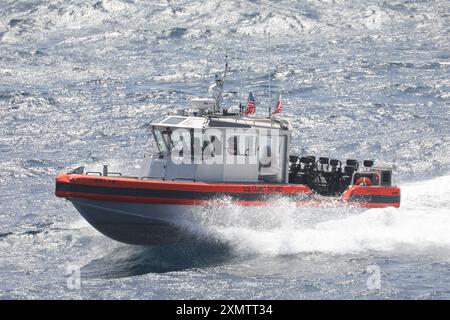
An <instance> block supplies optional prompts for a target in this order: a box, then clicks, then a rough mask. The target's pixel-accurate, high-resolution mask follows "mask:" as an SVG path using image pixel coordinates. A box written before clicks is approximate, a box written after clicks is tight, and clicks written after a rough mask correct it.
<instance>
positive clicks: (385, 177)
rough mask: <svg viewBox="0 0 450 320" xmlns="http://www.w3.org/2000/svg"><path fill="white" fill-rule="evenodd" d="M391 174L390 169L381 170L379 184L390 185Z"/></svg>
mask: <svg viewBox="0 0 450 320" xmlns="http://www.w3.org/2000/svg"><path fill="white" fill-rule="evenodd" d="M391 176H392V173H391V171H389V170H387V171H382V172H381V185H382V186H390V185H391V183H392V182H391Z"/></svg>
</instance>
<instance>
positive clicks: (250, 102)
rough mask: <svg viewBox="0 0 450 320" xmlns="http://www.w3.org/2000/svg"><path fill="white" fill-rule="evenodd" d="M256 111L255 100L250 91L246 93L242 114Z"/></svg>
mask: <svg viewBox="0 0 450 320" xmlns="http://www.w3.org/2000/svg"><path fill="white" fill-rule="evenodd" d="M255 113H256V102H255V98H253V94H252V93H251V92H250V93H249V94H248V102H247V108H245V110H244V114H246V115H247V114H255Z"/></svg>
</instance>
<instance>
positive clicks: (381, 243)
mask: <svg viewBox="0 0 450 320" xmlns="http://www.w3.org/2000/svg"><path fill="white" fill-rule="evenodd" d="M449 8H450V1H448V0H443V1H431V0H422V1H406V0H405V1H379V0H378V1H356V0H349V1H341V0H334V1H331V0H330V1H315V0H310V1H304V0H301V1H293V0H286V1H256V0H255V1H226V2H224V1H216V0H212V1H207V2H204V1H193V0H183V1H167V2H142V1H134V0H93V1H88V0H87V1H81V0H69V1H59V0H50V1H43V0H22V1H20V0H19V1H12V0H4V1H2V2H1V4H0V298H2V299H26V298H31V299H39V298H50V299H57V298H63V299H72V298H75V299H90V298H94V299H97V298H98V299H107V298H112V299H126V298H132V299H190V298H191V299H200V298H206V299H216V298H225V299H226V298H233V299H238V298H242V299H259V298H264V299H333V298H344V299H392V298H400V299H448V298H450V170H449V168H450V154H449V152H450V130H449V128H450V40H449V39H450V10H449ZM268 34H270V38H271V50H270V52H271V54H270V61H269V54H268V52H269V50H268V38H269V37H268ZM225 54H227V55H228V57H229V62H230V66H231V71H230V73H229V78H228V79H227V82H226V84H225V95H224V97H225V101H224V103H225V105H227V106H231V105H234V104H236V103H238V102H239V99H243V97H244V96H246V95H247V92H248V91H253V93H254V96H255V99H256V102H257V108H258V112H261V113H264V112H267V109H268V102H269V98H268V96H269V92H268V81H267V79H268V73H269V72H270V73H271V75H272V84H271V85H272V86H271V89H272V91H273V93H275V92H281V93H282V95H283V98H284V100H283V103H284V111H283V112H284V114H285V116H286V117H288V118H290V119H291V121H292V123H293V126H294V128H295V133H294V146H293V147H294V151H295V152H296V153H301V154H316V155H323V156H330V157H336V158H342V159H345V158H350V157H351V158H357V159H364V158H374V159H376V160H377V163H378V164H381V165H390V166H393V168H394V172H395V179H396V182H397V184H398V185H399V186H401V187H402V205H401V208H399V209H394V208H386V209H370V210H365V211H363V212H353V211H350V210H345V209H339V210H338V209H328V210H317V209H305V208H295V207H291V206H289V204H287V203H286V204H284V205H282V206H281V209H279V210H271V209H269V208H267V209H263V210H261V211H260V212H259V214H258V215H255V214H253V213H249V212H246V209H241V208H237V207H233V206H228V207H227V208H226V210H224V211H221V212H218V209H217V208H214V207H207V208H204V210H202V211H200V212H198V213H197V214H199V215H201V216H202V217H204V220H205V223H206V224H207V225H208V227H209V229H210V230H211V231H213V233H214V235H215V236H214V237H211V238H210V239H205V240H203V241H198V242H195V243H193V242H192V243H183V244H177V245H167V246H153V247H151V246H150V247H140V246H128V245H124V244H120V243H117V242H114V241H113V240H110V239H108V238H106V237H104V236H102V235H101V234H99V233H98V232H97V231H95V230H94V229H93V228H92V227H91V226H89V225H88V224H87V222H85V221H84V220H83V219H82V218H81V217H80V216H79V214H78V213H77V211H76V210H75V208H74V207H73V206H72V205H71V204H70V203H69V202H67V201H65V200H63V199H59V198H56V197H55V196H54V178H55V176H56V175H57V174H58V173H61V172H65V171H67V170H69V169H71V168H74V167H76V166H79V165H88V166H89V167H91V168H93V169H95V168H100V166H101V165H102V164H106V163H107V164H110V165H111V170H114V171H116V170H117V171H122V172H125V173H133V172H136V171H137V170H138V169H139V164H140V161H141V159H142V157H143V156H144V155H148V154H151V153H152V152H153V151H154V148H155V147H154V146H153V145H152V143H151V138H150V132H149V127H148V123H149V121H150V119H151V118H152V117H154V116H156V115H158V114H161V113H165V112H167V110H170V109H176V108H178V107H185V106H186V105H187V101H188V99H189V98H192V97H195V96H205V95H207V92H206V88H207V87H208V85H209V84H210V82H211V81H212V79H213V74H214V73H215V72H218V71H221V70H222V68H223V63H224V58H225ZM241 84H242V85H241ZM78 275H79V277H78ZM77 279H80V283H78V282H77V281H76V280H77Z"/></svg>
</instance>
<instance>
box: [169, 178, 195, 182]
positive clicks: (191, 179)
mask: <svg viewBox="0 0 450 320" xmlns="http://www.w3.org/2000/svg"><path fill="white" fill-rule="evenodd" d="M177 180H182V181H192V182H195V179H193V178H172V179H171V181H177Z"/></svg>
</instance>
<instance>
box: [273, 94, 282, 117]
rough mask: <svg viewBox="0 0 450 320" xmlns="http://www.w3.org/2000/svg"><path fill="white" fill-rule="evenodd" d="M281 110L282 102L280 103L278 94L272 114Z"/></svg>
mask: <svg viewBox="0 0 450 320" xmlns="http://www.w3.org/2000/svg"><path fill="white" fill-rule="evenodd" d="M281 111H283V104H282V103H281V95H280V94H279V95H278V100H277V104H276V106H275V110H273V112H272V114H276V113H280V112H281Z"/></svg>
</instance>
